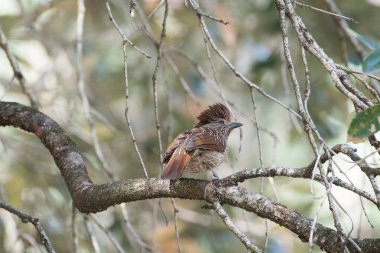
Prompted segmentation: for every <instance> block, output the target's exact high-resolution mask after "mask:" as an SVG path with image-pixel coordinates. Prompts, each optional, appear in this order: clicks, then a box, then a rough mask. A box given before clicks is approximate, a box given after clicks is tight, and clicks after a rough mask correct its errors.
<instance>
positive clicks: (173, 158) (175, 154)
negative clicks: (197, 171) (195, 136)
mask: <svg viewBox="0 0 380 253" xmlns="http://www.w3.org/2000/svg"><path fill="white" fill-rule="evenodd" d="M190 134H191V131H186V132H184V133H181V134H180V135H178V136H177V137H176V138H175V139H174V141H173V142H172V143H171V144H170V145H169V147H168V148H167V149H166V153H165V156H164V158H163V159H162V162H163V163H166V165H165V167H164V170H163V172H162V175H161V178H162V179H177V178H179V177H181V175H182V173H183V171H184V170H185V167H186V166H187V164H188V163H189V162H190V159H191V153H192V152H189V153H188V152H186V151H185V149H184V147H183V144H184V142H185V141H186V139H187V138H188V137H189V135H190Z"/></svg>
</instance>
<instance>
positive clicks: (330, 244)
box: [0, 102, 380, 252]
mask: <svg viewBox="0 0 380 253" xmlns="http://www.w3.org/2000/svg"><path fill="white" fill-rule="evenodd" d="M0 126H13V127H18V128H21V129H23V130H25V131H28V132H31V133H34V134H35V135H36V136H37V137H38V138H39V139H40V140H41V142H42V143H43V144H44V145H45V147H46V148H47V149H48V150H49V151H50V153H51V155H52V156H53V158H54V161H55V163H56V165H57V166H58V168H59V169H60V171H61V174H62V176H63V178H64V180H65V182H66V185H67V188H68V190H69V191H70V194H71V196H72V198H73V201H74V203H75V206H76V207H77V208H78V209H79V210H80V211H81V212H84V213H95V212H99V211H102V210H105V209H107V208H108V207H111V206H114V205H117V204H120V203H123V202H131V201H136V200H144V199H151V198H162V197H172V198H182V199H198V200H205V201H207V202H209V203H212V202H213V201H214V200H215V197H217V198H218V199H219V201H220V203H221V204H223V203H224V204H229V205H231V206H235V207H239V208H242V209H245V210H247V211H251V212H254V213H256V214H257V215H259V216H260V217H263V218H267V219H269V220H271V221H273V222H275V223H277V224H279V225H280V226H284V227H285V228H287V229H289V230H291V231H293V232H294V233H296V234H297V235H298V236H299V238H300V239H301V240H302V241H304V242H307V241H308V239H309V238H308V237H309V234H310V228H311V227H312V222H313V220H312V219H309V218H307V217H305V216H304V215H302V214H300V213H298V212H296V211H294V210H291V209H289V208H287V207H286V206H284V205H282V204H280V203H277V202H275V201H272V200H270V199H268V198H266V197H264V196H262V195H260V194H255V193H250V192H248V191H247V190H245V189H244V188H242V187H238V186H229V187H219V188H217V192H215V187H214V186H213V184H212V183H210V182H209V181H205V180H197V179H186V178H182V179H179V180H175V181H169V180H160V179H156V178H148V179H143V178H141V179H128V180H120V181H114V182H110V183H105V184H94V183H93V182H92V181H91V179H90V178H89V176H88V174H87V170H86V167H85V165H84V161H83V158H82V156H81V155H80V153H79V151H78V148H77V146H76V145H75V143H74V142H73V141H72V140H71V139H70V138H69V137H68V136H67V134H66V133H65V132H64V131H63V130H62V128H61V127H60V126H59V125H58V124H57V123H56V122H55V121H54V120H52V119H51V118H50V117H48V116H47V115H45V114H43V113H41V112H39V111H37V110H35V109H33V108H31V107H28V106H24V105H21V104H18V103H14V102H0ZM314 235H315V236H314V242H315V243H316V244H317V245H318V246H319V247H320V248H321V249H323V250H325V251H327V252H341V250H340V249H337V247H336V245H338V244H337V242H338V240H339V234H338V233H337V232H336V231H335V230H332V229H330V228H327V227H324V226H323V225H321V224H316V226H315V231H314ZM355 242H356V243H357V244H358V245H359V246H360V247H361V248H362V250H363V251H364V252H379V251H380V240H379V239H364V240H355ZM346 247H348V248H350V247H351V246H350V245H349V244H348V245H346ZM350 250H351V252H357V251H356V249H350Z"/></svg>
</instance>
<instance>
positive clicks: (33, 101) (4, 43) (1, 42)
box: [0, 26, 40, 109]
mask: <svg viewBox="0 0 380 253" xmlns="http://www.w3.org/2000/svg"><path fill="white" fill-rule="evenodd" d="M0 47H1V48H2V49H3V50H4V52H5V54H6V56H7V58H8V61H9V63H10V64H11V67H12V70H13V74H14V76H15V77H16V79H17V80H18V82H19V84H20V86H21V89H22V92H23V93H24V94H25V95H26V96H27V97H28V99H29V102H30V105H31V106H32V107H34V108H36V109H38V108H40V104H39V102H38V100H37V98H36V97H35V96H34V95H33V93H32V92H31V91H30V89H29V87H28V86H27V85H26V81H25V78H24V74H23V73H22V72H21V69H20V66H19V65H18V63H17V61H16V58H15V57H14V56H13V55H12V53H11V52H10V50H9V48H8V40H7V37H6V36H5V34H4V32H3V29H2V28H1V26H0Z"/></svg>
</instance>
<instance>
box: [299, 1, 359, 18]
mask: <svg viewBox="0 0 380 253" xmlns="http://www.w3.org/2000/svg"><path fill="white" fill-rule="evenodd" d="M293 2H294V3H295V4H296V5H298V6H301V7H307V8H310V9H312V10H315V11H319V12H321V13H325V14H328V15H332V16H334V17H337V18H342V19H345V20H348V21H351V22H354V23H358V22H356V21H355V20H354V19H353V18H349V17H346V16H343V15H341V14H337V13H333V12H330V11H326V10H323V9H320V8H317V7H314V6H311V5H308V4H304V3H300V2H297V1H293Z"/></svg>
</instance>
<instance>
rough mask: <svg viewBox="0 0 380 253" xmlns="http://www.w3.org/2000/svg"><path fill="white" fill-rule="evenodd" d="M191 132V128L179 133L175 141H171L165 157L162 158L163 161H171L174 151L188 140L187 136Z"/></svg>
mask: <svg viewBox="0 0 380 253" xmlns="http://www.w3.org/2000/svg"><path fill="white" fill-rule="evenodd" d="M190 133H191V131H190V130H188V131H186V132H183V133H181V134H179V135H178V136H177V137H176V138H175V139H174V140H173V141H172V143H170V145H169V147H168V148H167V149H166V152H165V155H164V158H162V163H167V162H169V160H170V158H171V157H172V155H173V153H174V151H175V150H176V149H177V148H178V147H179V146H180V145H181V144H182V143H183V142H184V141H185V140H186V138H187V137H188V136H189V134H190Z"/></svg>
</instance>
